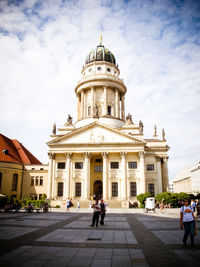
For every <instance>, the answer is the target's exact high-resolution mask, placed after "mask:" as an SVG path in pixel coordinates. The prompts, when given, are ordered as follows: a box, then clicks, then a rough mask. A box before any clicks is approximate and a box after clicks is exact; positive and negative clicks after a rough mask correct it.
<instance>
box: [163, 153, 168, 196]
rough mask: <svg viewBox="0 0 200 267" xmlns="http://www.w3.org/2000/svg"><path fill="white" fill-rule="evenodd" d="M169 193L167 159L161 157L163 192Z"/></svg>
mask: <svg viewBox="0 0 200 267" xmlns="http://www.w3.org/2000/svg"><path fill="white" fill-rule="evenodd" d="M168 191H169V178H168V157H163V192H168Z"/></svg>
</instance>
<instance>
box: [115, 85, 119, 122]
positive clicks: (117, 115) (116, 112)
mask: <svg viewBox="0 0 200 267" xmlns="http://www.w3.org/2000/svg"><path fill="white" fill-rule="evenodd" d="M115 117H116V118H119V92H118V89H115Z"/></svg>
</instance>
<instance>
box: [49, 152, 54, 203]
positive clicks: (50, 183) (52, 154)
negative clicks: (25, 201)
mask: <svg viewBox="0 0 200 267" xmlns="http://www.w3.org/2000/svg"><path fill="white" fill-rule="evenodd" d="M48 156H49V170H48V190H47V198H48V199H50V198H51V188H52V166H53V159H54V158H55V154H54V153H48Z"/></svg>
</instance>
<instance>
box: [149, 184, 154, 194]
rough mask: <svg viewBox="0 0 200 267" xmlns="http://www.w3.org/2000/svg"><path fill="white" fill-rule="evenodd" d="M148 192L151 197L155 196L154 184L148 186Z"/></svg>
mask: <svg viewBox="0 0 200 267" xmlns="http://www.w3.org/2000/svg"><path fill="white" fill-rule="evenodd" d="M148 192H149V193H151V195H152V197H154V195H155V191H154V184H148Z"/></svg>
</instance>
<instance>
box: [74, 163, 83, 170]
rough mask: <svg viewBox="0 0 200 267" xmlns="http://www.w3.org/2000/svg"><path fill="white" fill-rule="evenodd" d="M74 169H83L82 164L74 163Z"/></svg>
mask: <svg viewBox="0 0 200 267" xmlns="http://www.w3.org/2000/svg"><path fill="white" fill-rule="evenodd" d="M75 169H83V162H75Z"/></svg>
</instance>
